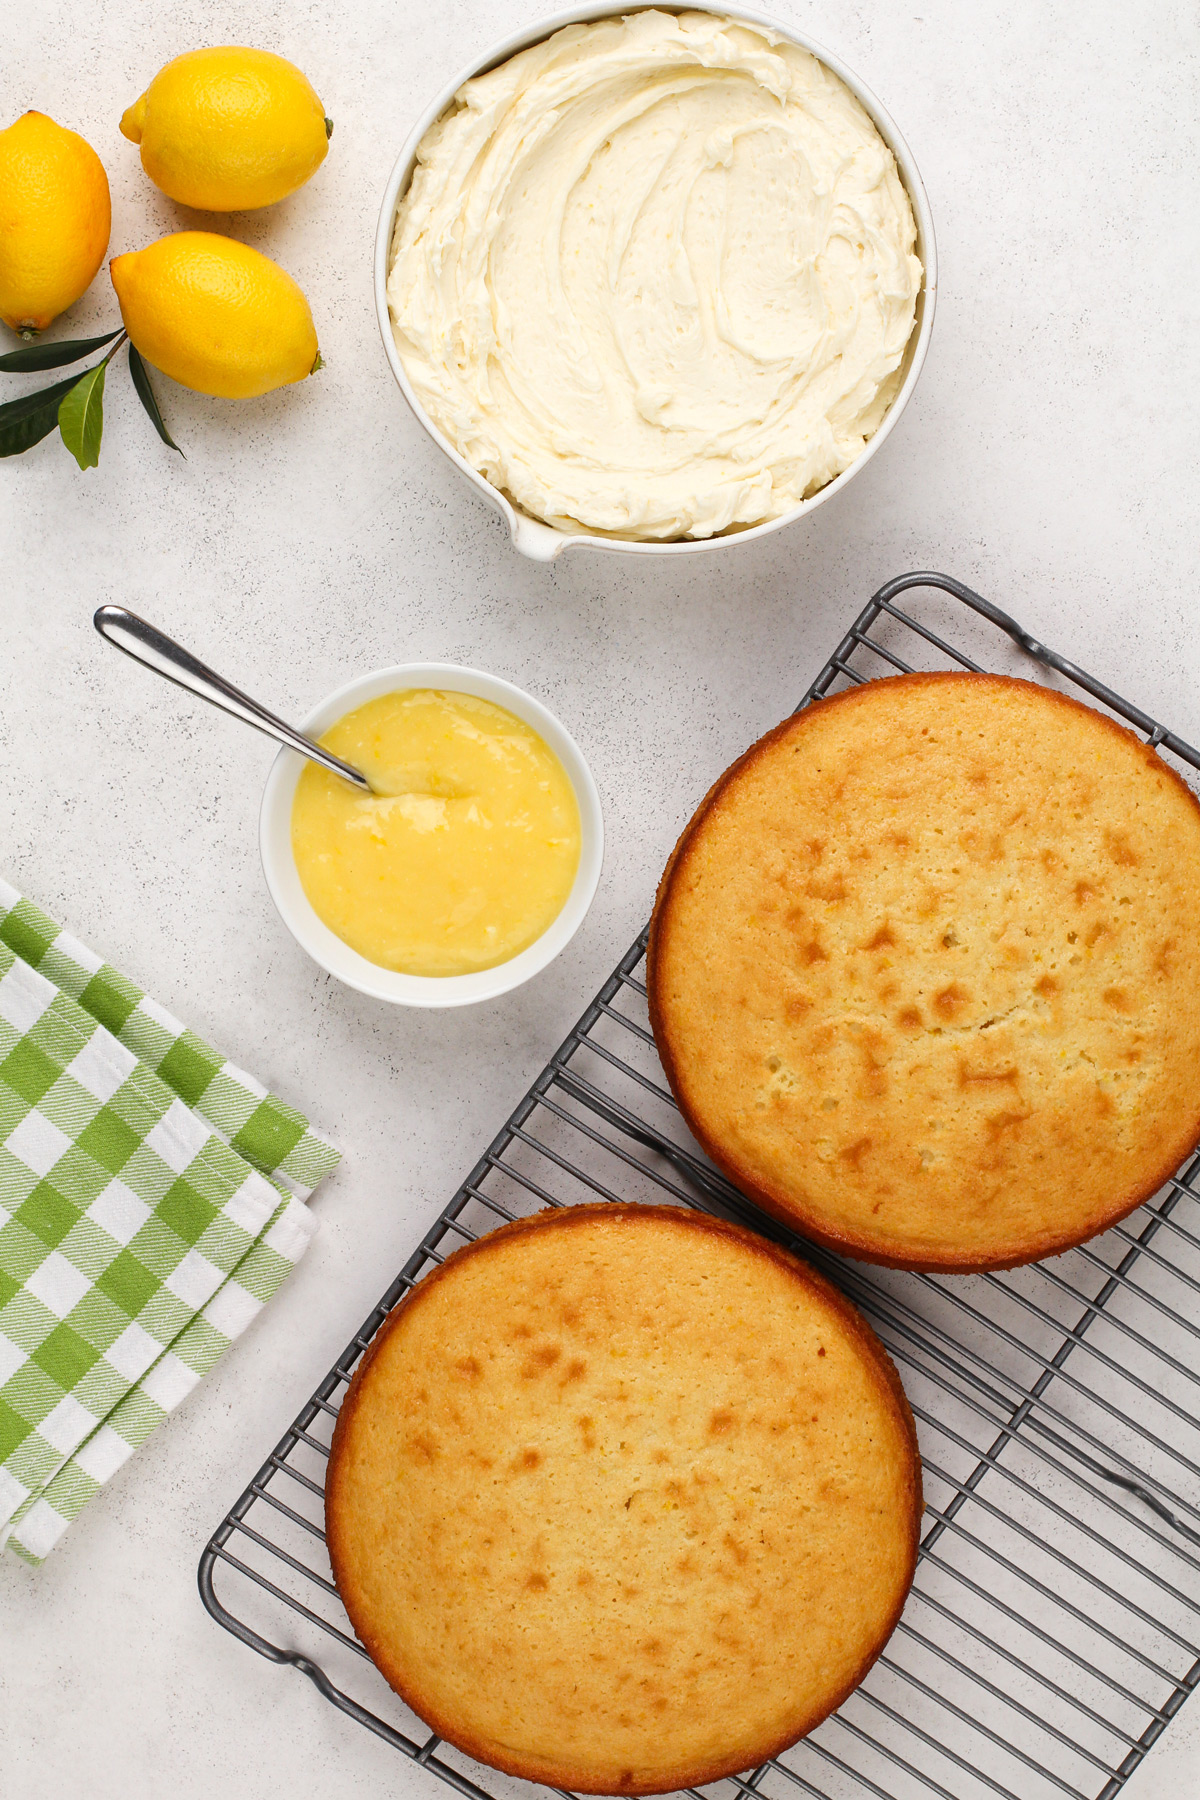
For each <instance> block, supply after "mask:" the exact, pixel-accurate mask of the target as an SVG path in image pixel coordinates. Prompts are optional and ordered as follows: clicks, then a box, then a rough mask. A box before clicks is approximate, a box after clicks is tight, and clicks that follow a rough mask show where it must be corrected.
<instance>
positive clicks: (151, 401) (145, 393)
mask: <svg viewBox="0 0 1200 1800" xmlns="http://www.w3.org/2000/svg"><path fill="white" fill-rule="evenodd" d="M129 373H130V375H131V376H132V377H133V385H134V387H135V388H136V389H137V397H138V399H139V400H140V401H141V403H142V405H143V406H144V407H145V409H146V411H147V412H148V413H149V415H150V423H151V424H152V425H153V427H154V429H155V431H157V433H158V435H159V437H160V438H161V439H162V441H163V443H164V444H166V446H167V448H168V449H169V450H178V451H179V454H180V456H183V451H182V450H180V449H179V445H178V444H177V443H176V442H175V439H174V438H173V437H172V436H171V434H170V432H169V431H168V430H167V428H166V426H165V425H164V424H163V416H162V414H161V413H160V412H159V410H158V401H157V400H156V399H155V398H154V389H153V388H152V387H151V386H150V372H149V370H148V369H147V367H146V365H145V363H144V362H143V361H142V358H141V356H140V355H139V353H138V351H137V350H136V349H135V348H134V345H133V341H132V339H131V340H130V344H129ZM184 461H185V462H186V461H187V458H186V457H184Z"/></svg>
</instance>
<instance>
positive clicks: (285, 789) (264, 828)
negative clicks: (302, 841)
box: [258, 662, 604, 1006]
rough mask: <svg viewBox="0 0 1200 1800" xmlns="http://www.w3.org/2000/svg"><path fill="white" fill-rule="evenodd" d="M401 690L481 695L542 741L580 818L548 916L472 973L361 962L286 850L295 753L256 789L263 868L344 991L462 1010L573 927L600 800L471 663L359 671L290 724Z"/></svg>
mask: <svg viewBox="0 0 1200 1800" xmlns="http://www.w3.org/2000/svg"><path fill="white" fill-rule="evenodd" d="M403 688H441V689H443V690H444V691H445V692H447V693H455V694H474V695H476V697H477V698H478V699H480V700H490V701H491V702H492V703H493V705H495V706H503V707H506V708H507V709H508V711H509V712H511V713H515V714H516V716H517V718H518V719H523V720H524V721H525V723H526V724H527V725H532V726H533V729H534V730H535V731H536V732H538V733H539V734H540V735H541V737H542V738H543V739H544V740H545V742H546V743H547V744H549V746H550V748H551V750H553V752H554V754H555V756H557V758H558V760H559V762H560V763H561V764H562V766H563V768H564V769H565V770H566V772H567V775H568V778H569V779H570V783H571V786H572V787H573V788H574V790H575V799H576V802H577V804H578V806H579V824H580V852H579V868H578V870H577V871H576V875H575V882H574V885H573V887H572V888H571V892H570V893H569V894H568V896H567V901H566V905H565V906H564V907H563V909H562V911H561V912H560V913H559V915H558V917H557V918H556V919H555V920H554V921H553V923H552V924H550V925H548V926H547V927H546V929H545V931H543V933H542V935H541V937H540V938H537V939H536V940H535V941H534V942H533V943H532V944H530V945H529V947H528V949H526V950H522V951H521V952H520V954H519V955H518V956H513V957H510V958H509V960H508V961H507V962H502V963H497V964H496V966H495V968H492V969H480V970H478V971H477V972H476V973H474V974H472V975H401V974H399V973H398V972H397V971H396V970H394V969H382V968H380V966H379V964H378V963H373V962H369V961H368V960H367V958H366V957H365V956H360V955H359V953H358V951H357V950H352V949H351V948H350V945H349V944H346V943H343V941H342V939H341V938H340V937H338V935H337V933H336V932H333V931H331V930H330V929H329V927H328V925H326V924H325V923H324V921H323V920H322V919H319V918H318V917H317V915H316V913H315V912H314V911H313V908H312V905H311V904H310V902H309V899H308V896H307V894H306V893H305V892H304V888H303V886H302V885H301V881H300V874H299V871H298V869H297V868H296V859H295V857H294V856H293V854H292V801H293V800H294V798H295V794H296V783H297V782H298V781H299V779H300V772H301V770H302V769H303V768H304V767H305V758H304V757H303V756H300V755H299V754H298V753H297V752H296V751H295V750H281V751H280V752H279V755H278V756H277V757H276V758H275V761H274V762H273V763H272V764H271V772H270V774H269V775H268V776H267V785H266V788H265V789H264V791H263V797H262V808H261V811H260V813H259V820H258V842H259V851H260V853H261V855H262V865H263V873H264V874H265V875H266V878H267V886H268V888H269V889H270V891H271V898H272V900H273V901H274V902H275V905H276V907H277V909H278V912H279V916H280V918H281V919H282V920H283V922H284V924H285V925H286V926H287V928H288V930H289V931H290V932H291V934H292V936H293V937H294V938H295V940H296V942H297V943H298V944H299V946H300V948H301V949H302V950H306V951H307V952H308V954H309V955H310V956H311V957H312V959H313V961H314V962H316V963H320V965H321V967H322V968H323V969H327V970H328V971H329V973H330V974H331V975H336V976H337V978H338V980H339V981H344V982H345V983H346V984H347V986H348V987H352V988H357V989H358V990H359V992H360V993H363V994H371V995H372V996H373V997H374V998H375V999H376V1000H391V1001H393V1002H395V1004H396V1005H398V1006H470V1005H472V1004H474V1003H475V1002H476V1001H480V1000H494V999H496V998H497V996H498V995H500V994H507V993H508V992H509V990H510V989H511V988H515V987H520V986H521V984H522V982H525V981H528V980H529V979H530V977H531V976H533V975H537V974H538V973H539V972H540V971H541V970H542V969H544V968H545V967H546V965H547V963H550V962H553V960H554V958H555V957H556V956H557V955H558V953H559V951H560V950H563V949H565V947H566V946H567V944H569V943H570V941H571V939H572V938H573V937H574V935H575V933H576V932H577V931H578V929H579V927H580V925H581V924H582V923H583V919H584V915H585V913H586V912H587V909H588V907H589V906H590V905H591V903H592V898H593V896H594V894H595V892H596V884H597V882H598V881H599V880H600V866H601V863H602V862H603V860H604V825H603V821H602V819H601V816H600V796H599V794H598V793H597V791H596V783H595V782H594V781H593V780H592V772H591V770H590V769H589V768H588V766H587V763H586V762H585V761H584V759H583V752H582V751H581V750H580V748H579V745H578V744H577V743H576V742H575V739H574V738H573V737H572V736H571V734H570V732H569V731H567V730H566V729H565V727H564V726H562V725H560V724H559V722H558V720H557V719H556V718H555V717H554V714H553V713H551V712H547V710H546V708H545V707H544V706H543V705H542V704H541V702H540V701H538V700H535V699H533V697H532V696H531V695H529V694H525V693H522V691H521V689H520V688H516V687H513V686H512V685H511V683H510V682H507V681H501V680H500V678H499V677H498V676H496V675H485V674H484V672H483V671H482V670H481V669H461V668H459V667H458V666H457V665H456V664H455V663H441V662H428V663H400V664H399V665H398V666H397V667H396V668H394V669H376V670H375V672H374V674H371V675H360V676H359V677H358V679H357V680H355V681H348V682H346V684H345V686H344V687H340V688H338V689H337V691H336V692H335V693H332V694H330V696H329V698H328V699H327V700H323V701H322V702H321V704H320V706H318V707H317V708H316V709H315V711H313V712H311V713H309V715H308V717H307V719H304V720H303V721H302V722H301V725H300V729H301V731H303V732H304V733H305V735H306V736H307V737H320V736H321V733H322V732H325V731H328V730H329V728H330V726H331V725H334V724H336V723H337V721H338V720H339V719H341V718H344V717H345V715H346V714H347V713H348V712H353V710H354V709H355V707H358V706H364V705H365V704H366V703H367V701H368V700H377V699H378V698H379V696H380V695H381V694H394V693H396V692H398V691H399V690H401V689H403Z"/></svg>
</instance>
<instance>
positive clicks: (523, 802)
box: [292, 688, 580, 976]
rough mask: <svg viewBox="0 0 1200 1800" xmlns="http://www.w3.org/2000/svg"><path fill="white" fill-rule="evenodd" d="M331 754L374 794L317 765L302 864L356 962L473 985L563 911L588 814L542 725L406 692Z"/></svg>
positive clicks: (365, 712) (369, 712) (373, 704)
mask: <svg viewBox="0 0 1200 1800" xmlns="http://www.w3.org/2000/svg"><path fill="white" fill-rule="evenodd" d="M321 743H322V744H324V745H325V747H326V749H328V750H332V751H333V752H334V754H335V755H336V756H340V757H342V758H343V759H344V760H345V761H346V762H350V763H353V764H354V765H355V766H356V767H357V768H360V769H361V770H362V771H363V773H364V774H365V775H366V777H367V779H368V780H369V781H370V783H371V786H372V787H373V788H374V789H375V790H376V792H375V793H374V794H371V795H360V794H359V793H357V792H356V791H355V789H354V788H352V787H351V786H350V784H349V783H348V782H345V781H341V780H339V778H338V777H337V776H336V775H330V774H328V773H327V772H326V770H324V769H322V768H319V767H318V766H317V765H316V764H315V763H309V764H308V765H307V766H306V767H305V769H304V771H303V773H302V774H301V776H300V780H299V782H298V783H297V786H296V798H295V801H294V803H293V806H292V852H293V854H294V856H295V859H296V868H297V870H298V871H299V874H300V880H301V883H302V884H303V887H304V891H305V893H306V894H307V896H308V898H309V901H310V903H311V905H312V907H313V910H314V911H315V912H316V913H317V915H318V916H319V917H320V918H321V919H322V920H323V921H324V922H325V924H326V925H328V926H329V929H330V930H331V931H334V932H336V933H337V935H338V937H340V938H342V939H343V940H344V941H345V942H346V943H347V944H349V945H350V947H351V948H352V949H354V950H357V951H358V952H359V954H360V956H365V957H366V958H367V959H368V961H370V962H373V963H376V964H378V965H379V967H381V968H384V969H396V970H398V971H400V972H402V973H404V974H407V975H438V976H445V975H468V974H471V973H473V972H474V971H475V970H478V969H490V968H494V967H495V965H496V964H497V963H502V962H507V961H508V960H509V958H510V957H513V956H516V955H518V954H519V952H520V951H522V950H524V949H526V948H527V947H528V946H529V945H530V944H532V943H533V942H534V940H535V939H536V938H539V937H540V936H541V934H542V933H543V931H545V930H546V928H547V926H548V925H550V924H551V923H552V922H553V920H554V919H555V918H556V917H557V916H558V914H559V913H560V912H561V911H562V908H563V906H564V904H565V902H566V899H567V896H568V894H569V893H570V891H571V886H572V883H573V882H574V880H575V872H576V870H577V868H578V866H579V851H580V825H579V807H578V804H577V802H576V799H575V791H574V789H573V788H572V786H571V782H570V779H569V778H568V776H567V773H566V770H565V769H564V768H563V766H562V764H561V763H560V762H559V760H558V758H557V757H556V756H555V754H554V752H553V751H552V750H551V749H550V747H549V745H547V744H546V743H544V742H543V740H542V739H541V738H540V737H539V736H538V734H537V732H536V731H535V730H534V729H533V727H532V726H530V725H526V724H525V723H524V721H523V720H521V719H518V718H517V717H516V716H515V715H514V714H513V713H510V712H508V711H506V710H505V708H504V707H501V706H496V705H494V704H493V703H492V702H491V701H490V700H480V699H477V698H476V697H475V696H474V695H473V694H457V693H444V692H442V691H440V690H438V689H434V688H409V689H406V690H404V691H402V692H399V693H394V694H383V695H381V696H380V697H379V698H378V699H377V700H370V701H368V702H367V704H366V705H365V706H359V707H356V708H355V710H354V711H353V712H350V713H347V714H346V716H345V717H344V718H342V719H339V720H338V722H337V724H336V725H334V726H332V727H331V728H330V729H329V730H328V731H327V732H325V734H324V735H323V737H322V738H321Z"/></svg>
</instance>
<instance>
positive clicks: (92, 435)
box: [58, 357, 108, 469]
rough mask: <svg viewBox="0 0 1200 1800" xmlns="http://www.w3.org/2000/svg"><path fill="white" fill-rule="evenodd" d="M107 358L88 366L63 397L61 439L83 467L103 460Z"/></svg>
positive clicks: (60, 404) (92, 467) (59, 421)
mask: <svg viewBox="0 0 1200 1800" xmlns="http://www.w3.org/2000/svg"><path fill="white" fill-rule="evenodd" d="M107 368H108V358H107V357H105V359H104V361H103V362H102V363H97V364H96V367H95V368H94V369H89V370H88V372H87V374H86V375H82V376H81V377H80V378H79V380H78V381H77V382H76V383H75V385H74V386H73V387H72V388H70V389H69V390H68V391H67V392H66V393H65V394H64V395H63V397H62V399H61V401H60V402H59V407H58V429H59V431H60V432H61V434H62V441H63V443H64V444H65V445H66V446H67V449H68V450H69V451H70V452H71V455H72V456H73V457H74V458H75V461H76V462H77V463H78V464H79V466H80V468H81V469H94V468H95V467H96V464H97V463H98V462H99V461H100V434H101V432H102V431H103V430H104V376H105V371H106V370H107Z"/></svg>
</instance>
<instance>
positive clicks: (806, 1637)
mask: <svg viewBox="0 0 1200 1800" xmlns="http://www.w3.org/2000/svg"><path fill="white" fill-rule="evenodd" d="M326 1495H327V1501H326V1510H327V1528H328V1537H329V1548H330V1554H331V1557H332V1561H333V1568H334V1573H335V1576H336V1579H337V1583H338V1587H339V1590H340V1592H341V1595H342V1599H343V1601H344V1602H345V1605H346V1609H347V1611H348V1613H349V1615H350V1618H351V1620H352V1621H353V1624H354V1627H355V1630H356V1631H357V1632H358V1634H359V1637H360V1638H361V1639H362V1642H363V1643H364V1645H365V1646H366V1648H367V1649H368V1650H369V1651H370V1653H371V1655H372V1656H373V1657H374V1659H375V1661H376V1662H377V1663H378V1665H379V1667H380V1668H381V1670H382V1671H383V1673H384V1674H385V1675H386V1677H387V1678H388V1680H389V1681H390V1682H391V1683H392V1684H393V1686H395V1687H396V1688H397V1689H398V1691H399V1692H400V1693H401V1694H402V1695H403V1697H404V1698H405V1700H407V1701H408V1703H409V1704H410V1705H411V1706H412V1707H413V1709H414V1710H415V1711H416V1712H417V1713H419V1714H420V1716H421V1717H422V1718H423V1719H425V1720H427V1721H428V1723H429V1724H430V1725H431V1726H432V1727H433V1728H434V1729H435V1730H436V1731H438V1732H439V1733H441V1734H442V1735H443V1736H444V1737H446V1738H447V1739H448V1740H449V1741H450V1742H451V1743H453V1744H457V1745H458V1746H459V1747H460V1748H462V1749H464V1750H466V1751H468V1752H469V1753H470V1754H471V1755H473V1756H475V1757H477V1758H478V1759H480V1760H481V1761H484V1762H487V1763H491V1764H493V1765H494V1766H496V1767H498V1768H501V1769H506V1770H508V1771H510V1772H511V1773H514V1774H518V1775H525V1776H527V1777H529V1778H530V1779H533V1780H539V1781H544V1782H548V1783H550V1784H552V1785H557V1786H561V1787H568V1788H577V1789H582V1790H585V1791H589V1792H598V1793H654V1792H662V1791H669V1790H672V1789H674V1788H676V1787H679V1786H682V1785H691V1784H694V1783H697V1782H704V1781H708V1780H713V1779H715V1778H716V1777H717V1776H718V1775H721V1774H724V1773H729V1772H733V1771H737V1770H740V1769H745V1768H748V1767H751V1766H753V1765H755V1764H756V1763H758V1762H760V1761H762V1760H763V1759H764V1758H765V1757H767V1756H768V1755H770V1754H772V1753H774V1752H775V1751H778V1750H780V1749H782V1748H784V1747H785V1746H786V1745H788V1744H790V1743H792V1742H794V1740H795V1739H796V1738H797V1737H799V1736H800V1735H802V1734H803V1733H804V1732H805V1731H807V1730H809V1729H811V1728H812V1726H814V1725H815V1724H816V1723H817V1722H818V1721H819V1720H820V1719H821V1718H822V1717H824V1716H825V1714H826V1713H827V1712H828V1711H829V1710H830V1709H831V1708H832V1707H834V1706H835V1705H837V1704H840V1702H841V1700H842V1698H843V1697H844V1696H845V1694H846V1693H847V1692H848V1691H849V1690H850V1689H851V1688H852V1687H853V1686H854V1685H855V1684H856V1683H857V1682H858V1681H859V1680H860V1679H861V1678H862V1675H863V1674H864V1673H865V1671H866V1669H867V1668H868V1667H869V1665H870V1663H871V1662H872V1661H873V1660H874V1657H875V1656H876V1655H877V1653H878V1651H879V1650H880V1648H881V1647H882V1645H883V1642H884V1641H885V1639H886V1638H887V1636H888V1634H889V1633H890V1631H891V1629H892V1627H893V1625H894V1624H895V1620H896V1618H897V1616H898V1614H899V1611H900V1607H901V1605H902V1604H903V1600H904V1596H905V1594H906V1593H907V1590H908V1587H909V1584H910V1582H911V1579H912V1571H913V1566H914V1559H915V1554H916V1540H917V1528H918V1519H919V1511H920V1476H919V1465H918V1463H917V1459H916V1448H915V1437H914V1434H913V1428H912V1421H911V1416H910V1414H909V1412H908V1408H907V1405H906V1403H905V1400H904V1396H903V1393H902V1390H901V1388H900V1384H899V1381H898V1380H897V1378H896V1374H895V1371H894V1369H893V1368H892V1366H891V1363H890V1362H889V1360H888V1358H887V1356H886V1354H885V1353H884V1351H883V1349H882V1347H881V1346H880V1344H879V1343H878V1341H877V1339H876V1338H875V1337H874V1335H873V1333H871V1331H870V1330H869V1329H868V1327H867V1326H866V1325H865V1323H864V1321H863V1320H862V1319H861V1318H860V1317H859V1315H858V1314H857V1313H856V1312H855V1310H854V1309H853V1308H852V1307H851V1306H850V1305H849V1304H848V1303H847V1302H846V1301H845V1300H844V1299H842V1298H841V1296H840V1295H838V1294H837V1293H836V1292H835V1290H834V1289H832V1288H831V1287H830V1286H829V1285H828V1284H827V1283H826V1282H824V1281H823V1280H821V1278H820V1277H819V1276H817V1275H815V1274H814V1273H813V1272H812V1271H811V1270H810V1269H808V1268H807V1267H806V1266H805V1265H803V1264H802V1263H799V1262H798V1261H796V1259H795V1258H793V1257H791V1256H789V1255H787V1253H786V1252H784V1251H782V1250H777V1249H775V1248H774V1247H773V1246H771V1245H769V1244H767V1243H766V1242H764V1241H763V1240H762V1239H760V1238H757V1237H755V1236H754V1235H753V1234H751V1233H749V1232H744V1231H741V1230H740V1229H738V1228H737V1227H735V1226H730V1225H726V1224H724V1223H723V1222H720V1221H717V1220H713V1219H709V1218H707V1217H704V1216H702V1215H693V1214H690V1213H685V1212H683V1211H680V1210H676V1209H672V1208H665V1207H662V1208H660V1207H622V1206H598V1207H593V1206H586V1207H573V1208H568V1209H565V1210H563V1211H560V1212H554V1213H548V1214H541V1215H539V1216H538V1218H536V1219H533V1220H529V1221H525V1222H523V1223H520V1224H518V1225H515V1226H511V1227H506V1228H504V1229H502V1230H500V1231H497V1232H495V1233H493V1234H492V1235H491V1236H489V1237H487V1238H484V1239H481V1240H480V1241H479V1242H478V1243H476V1244H474V1245H472V1246H470V1247H469V1248H467V1249H465V1250H463V1251H461V1252H459V1253H457V1254H456V1255H455V1256H453V1257H452V1258H451V1259H450V1260H449V1261H448V1262H447V1263H446V1264H445V1266H444V1267H443V1268H442V1269H440V1270H439V1271H437V1272H435V1273H434V1274H432V1275H431V1276H429V1277H428V1278H427V1279H426V1280H425V1281H424V1282H422V1283H421V1284H420V1285H419V1286H418V1288H417V1289H416V1290H415V1292H414V1293H413V1295H412V1296H411V1297H410V1298H409V1299H408V1300H407V1301H406V1302H404V1304H403V1305H401V1306H400V1307H399V1308H397V1310H396V1311H395V1312H394V1313H393V1314H392V1317H391V1319H390V1321H389V1322H388V1324H387V1325H386V1326H385V1327H384V1329H383V1331H382V1332H381V1333H380V1335H379V1337H378V1338H377V1339H376V1342H375V1344H374V1345H373V1347H372V1349H371V1352H370V1354H369V1356H368V1358H367V1359H366V1361H365V1362H364V1364H363V1366H362V1368H361V1369H360V1371H359V1373H358V1375H357V1376H356V1378H355V1381H354V1384H353V1386H352V1388H351V1391H350V1394H349V1395H348V1397H347V1400H346V1402H345V1404H344V1405H343V1407H342V1411H341V1415H340V1419H339V1423H338V1428H337V1433H336V1436H335V1440H334V1449H333V1456H332V1460H331V1465H330V1470H329V1476H328V1481H327V1484H326Z"/></svg>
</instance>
